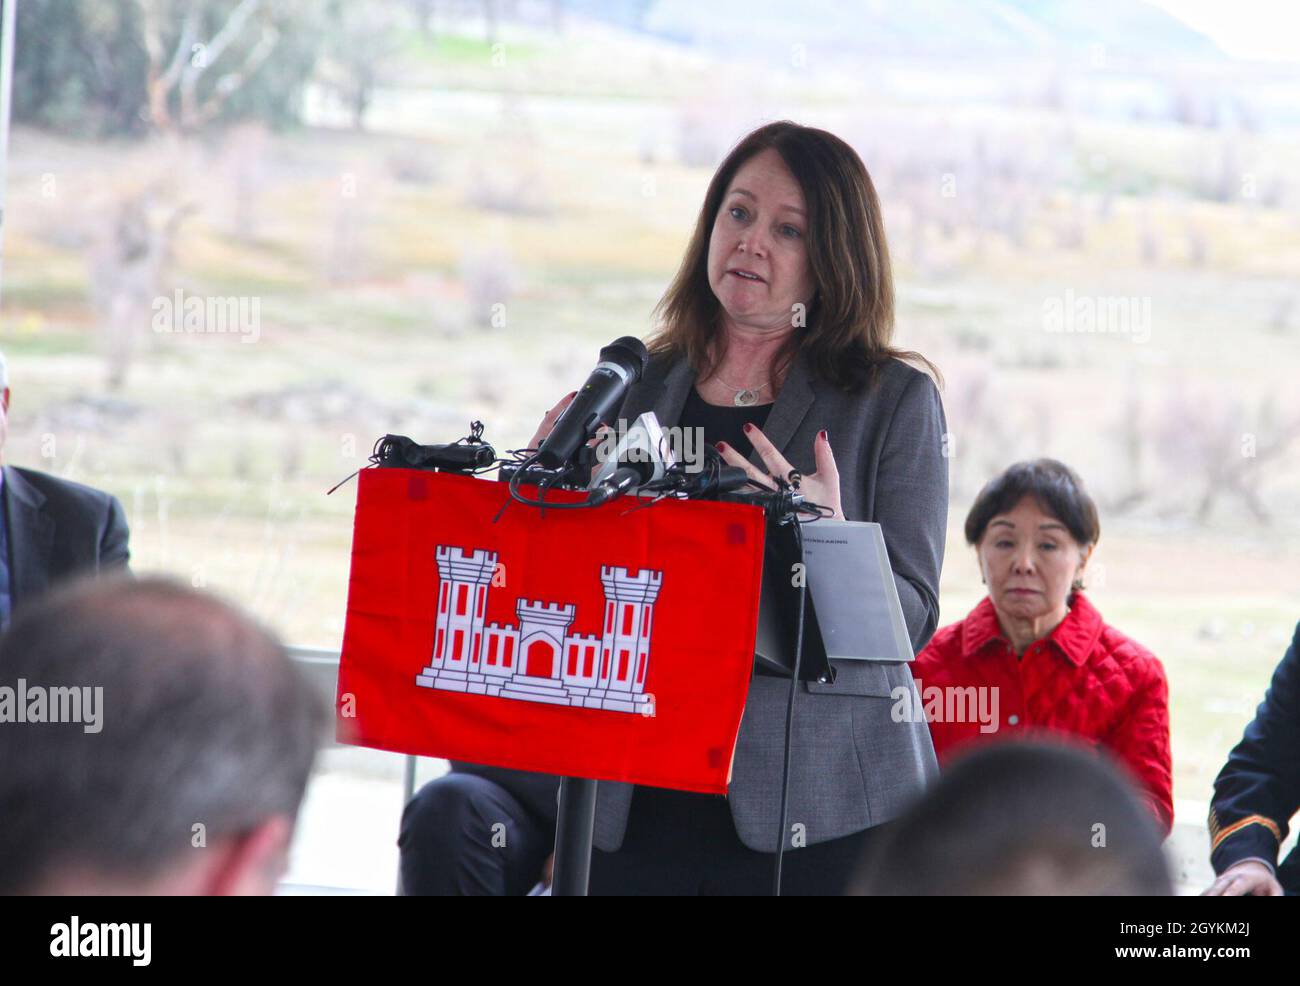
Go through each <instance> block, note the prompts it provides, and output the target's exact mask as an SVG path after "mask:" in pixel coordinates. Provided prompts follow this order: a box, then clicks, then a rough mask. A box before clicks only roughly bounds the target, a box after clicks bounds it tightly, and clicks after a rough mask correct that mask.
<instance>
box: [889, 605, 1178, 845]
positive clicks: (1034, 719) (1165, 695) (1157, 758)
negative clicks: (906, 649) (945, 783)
mask: <svg viewBox="0 0 1300 986" xmlns="http://www.w3.org/2000/svg"><path fill="white" fill-rule="evenodd" d="M912 674H913V676H914V677H915V678H916V679H917V681H916V684H917V688H918V689H919V690H920V694H921V702H922V705H923V706H924V708H925V711H926V718H927V719H928V720H930V734H931V736H933V737H934V749H935V752H936V753H937V754H938V756H939V761H940V763H941V764H942V763H943V762H944V761H945V760H946V759H948V758H949V757H950V756H951V755H952V754H953V753H954V752H955V751H956V750H957V749H958V748H959V747H963V746H965V745H966V744H968V743H975V742H982V741H987V740H996V739H1005V738H1006V737H1008V736H1019V735H1026V736H1027V735H1031V734H1034V733H1037V734H1038V735H1040V736H1041V735H1042V733H1043V731H1049V732H1056V733H1068V734H1071V735H1073V736H1075V737H1078V738H1081V739H1083V740H1084V741H1086V742H1089V743H1092V744H1095V745H1096V746H1099V747H1104V748H1105V749H1106V750H1108V751H1109V752H1110V753H1111V754H1112V755H1113V756H1115V757H1116V758H1117V759H1118V760H1119V761H1120V763H1121V764H1123V765H1125V766H1127V768H1128V769H1129V771H1130V772H1131V773H1132V775H1133V776H1134V778H1135V779H1136V780H1137V782H1138V785H1139V789H1140V790H1141V791H1142V792H1143V793H1144V795H1145V798H1146V800H1147V801H1148V802H1150V805H1151V809H1152V811H1154V812H1155V814H1156V817H1157V818H1158V819H1159V820H1160V823H1161V824H1162V825H1163V826H1164V828H1165V831H1166V832H1168V831H1169V829H1170V827H1171V826H1172V825H1173V818H1174V801H1173V776H1172V764H1171V758H1170V753H1169V686H1168V684H1167V683H1166V681H1165V672H1164V668H1163V667H1161V665H1160V661H1159V660H1157V659H1156V656H1155V655H1154V654H1152V653H1151V652H1150V651H1149V650H1147V649H1146V648H1145V647H1143V646H1142V645H1141V644H1139V643H1137V642H1136V641H1134V640H1131V639H1130V638H1128V637H1126V636H1124V634H1122V633H1120V632H1119V631H1118V630H1116V629H1115V628H1114V627H1111V626H1107V625H1106V624H1105V623H1104V622H1103V621H1102V618H1101V614H1100V613H1098V612H1097V610H1096V609H1095V608H1094V607H1093V605H1092V604H1091V603H1090V602H1089V601H1088V599H1087V597H1086V596H1084V594H1083V593H1081V592H1076V593H1074V595H1073V597H1072V598H1071V607H1070V611H1069V612H1068V613H1067V614H1066V617H1065V619H1064V620H1062V621H1061V624H1060V625H1059V626H1058V627H1057V628H1056V629H1055V630H1053V631H1052V632H1051V633H1050V634H1049V635H1048V636H1046V637H1044V638H1043V639H1042V640H1038V641H1036V642H1034V643H1033V644H1031V645H1030V646H1029V648H1028V649H1027V650H1026V651H1025V653H1024V655H1023V657H1022V658H1021V659H1020V660H1017V659H1016V654H1015V651H1014V650H1013V649H1012V647H1011V644H1010V642H1009V641H1008V640H1007V639H1006V636H1005V635H1004V634H1003V632H1002V628H1001V626H1000V625H999V624H998V618H997V613H996V611H995V610H994V608H993V602H992V600H991V599H989V598H988V597H987V596H986V597H985V598H984V600H983V601H982V602H981V603H980V604H979V605H978V606H976V607H975V608H974V609H973V610H971V612H970V614H969V615H968V616H967V617H966V619H964V620H962V621H961V622H960V623H954V624H952V625H951V626H946V627H944V628H943V629H941V630H939V631H938V632H937V633H936V634H935V635H934V636H933V637H932V638H931V640H930V643H929V644H928V645H926V648H925V650H923V651H922V652H921V653H920V654H919V655H918V656H917V659H916V662H915V664H913V666H912ZM970 686H975V687H976V688H977V689H979V691H977V692H973V693H972V692H961V691H958V690H957V689H966V688H969V687H970ZM935 688H938V689H940V690H939V691H932V689H935ZM994 689H996V691H994ZM963 706H965V708H963ZM995 712H996V716H995V715H994V713H995ZM954 720H958V721H954Z"/></svg>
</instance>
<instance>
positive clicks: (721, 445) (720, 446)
mask: <svg viewBox="0 0 1300 986" xmlns="http://www.w3.org/2000/svg"><path fill="white" fill-rule="evenodd" d="M714 448H716V449H717V450H718V451H719V452H725V451H727V443H726V442H718V444H717V445H715V446H714Z"/></svg>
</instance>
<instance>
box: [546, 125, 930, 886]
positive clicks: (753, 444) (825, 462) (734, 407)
mask: <svg viewBox="0 0 1300 986" xmlns="http://www.w3.org/2000/svg"><path fill="white" fill-rule="evenodd" d="M656 315H657V317H658V320H659V328H658V331H657V332H656V334H655V336H654V337H653V338H652V339H651V340H649V343H648V345H649V348H650V353H651V359H650V362H649V364H648V365H647V367H646V371H645V373H644V375H643V376H642V379H641V381H640V382H639V383H637V384H636V385H634V386H633V387H632V388H631V389H630V391H629V392H628V395H627V397H626V399H625V401H624V403H623V406H622V408H621V410H620V417H621V418H623V419H625V420H628V421H631V420H633V419H634V418H636V417H637V415H639V414H641V413H643V412H645V411H648V410H653V411H654V412H655V414H656V415H657V417H658V419H659V421H660V423H661V424H662V425H665V426H668V425H677V426H678V427H681V428H688V427H697V428H702V429H703V434H704V439H705V441H708V442H711V443H713V444H715V445H716V446H717V447H718V448H719V450H720V451H721V452H722V454H723V456H724V457H725V459H726V461H727V463H728V464H730V465H735V466H741V467H744V468H745V469H747V471H748V472H749V473H750V475H751V476H752V477H754V478H755V479H761V480H763V481H764V482H765V483H766V485H769V486H771V485H772V483H771V480H770V478H768V477H769V476H770V475H779V476H783V477H784V476H787V475H788V474H789V472H790V470H791V469H797V470H798V471H799V472H800V473H801V474H802V479H801V481H800V485H801V490H802V492H803V493H804V494H805V495H806V497H807V499H809V500H811V501H813V502H815V503H819V504H823V505H825V506H828V507H831V508H832V509H833V510H834V511H835V518H836V519H840V520H856V521H874V522H877V523H879V524H880V525H881V527H882V530H883V533H884V538H885V543H886V545H887V547H888V550H889V557H890V564H891V567H892V569H893V573H894V578H895V581H896V583H897V586H898V595H899V598H900V600H901V601H902V606H903V613H904V616H905V617H906V621H907V626H908V631H909V634H910V636H911V640H912V645H913V648H914V649H915V650H918V651H919V650H920V649H921V648H922V647H923V646H925V643H926V641H927V640H928V639H929V638H930V635H931V634H932V633H933V632H934V629H935V627H936V625H937V622H938V616H939V603H938V590H939V570H940V567H941V565H942V563H943V550H944V534H945V528H946V524H947V513H948V466H947V459H946V457H945V454H944V435H945V431H946V425H945V420H944V415H943V407H942V405H941V403H940V400H939V393H938V390H937V388H936V386H935V383H934V382H933V380H932V379H931V376H930V375H928V374H927V373H926V372H923V371H922V370H921V369H917V368H916V366H915V365H913V364H921V365H923V366H925V367H927V368H928V369H931V370H933V367H932V366H931V364H929V363H928V361H926V360H925V359H924V358H923V357H921V356H919V355H918V354H916V353H911V352H904V351H900V350H897V349H895V348H893V347H892V345H891V337H892V332H893V321H894V291H893V280H892V276H891V273H890V264H889V251H888V248H887V246H886V243H885V231H884V223H883V220H882V218H881V212H880V203H879V201H878V199H877V197H876V191H875V188H874V187H873V185H872V182H871V178H870V176H869V175H868V174H867V170H866V168H865V167H864V166H863V163H862V161H861V159H860V158H859V157H858V155H857V154H856V153H855V152H854V151H853V149H852V148H851V147H849V146H848V144H846V143H844V141H842V140H840V139H839V138H838V137H835V136H834V135H832V134H830V133H827V132H826V131H824V130H816V129H812V128H808V127H801V126H797V125H795V124H793V123H789V122H779V123H772V124H768V125H766V126H764V127H761V128H760V129H758V130H756V131H754V132H753V133H751V134H749V136H747V137H746V138H744V140H742V141H741V142H740V143H739V144H738V145H737V146H736V147H735V148H734V149H733V150H732V151H731V153H730V154H729V155H728V157H727V159H726V160H725V161H723V163H722V165H721V167H720V168H719V169H718V171H717V173H716V174H715V175H714V176H713V179H712V181H711V182H710V184H709V188H708V191H707V193H706V195H705V199H704V205H703V207H702V208H701V210H700V214H699V218H698V220H697V222H696V225H695V231H694V234H693V235H692V237H691V240H690V244H689V246H688V247H687V250H686V256H685V258H684V259H683V261H682V264H681V267H680V269H679V270H678V273H677V275H676V277H675V278H674V280H673V282H672V284H671V285H670V286H669V288H668V290H667V292H666V293H665V294H664V296H663V298H662V299H661V301H660V302H659V305H658V307H657V309H656ZM567 403H568V399H567V398H566V400H564V401H562V402H561V403H560V404H559V405H557V406H556V407H555V408H554V409H552V411H551V412H550V413H548V414H547V415H546V417H545V418H544V419H543V422H542V424H541V426H540V428H539V430H538V433H537V435H536V436H535V438H534V442H533V447H536V445H537V444H538V443H540V441H541V439H542V438H543V437H545V435H546V434H547V433H549V431H550V427H551V425H552V424H553V423H554V421H555V420H556V419H557V418H558V416H559V414H560V413H561V412H562V411H563V410H564V408H565V406H567ZM836 671H837V674H836V677H835V680H834V682H833V683H831V684H822V683H818V682H808V683H806V684H800V685H798V686H797V687H798V689H799V693H798V695H797V696H796V699H795V714H794V726H793V733H792V742H791V753H790V757H791V765H790V796H789V813H788V823H789V828H788V829H787V830H786V832H785V841H786V846H785V850H786V851H785V855H784V860H783V879H782V888H783V892H784V893H813V894H818V893H819V894H836V893H839V892H841V891H842V889H843V888H844V886H845V884H846V883H847V881H848V879H849V878H850V876H851V874H852V870H853V868H854V867H855V866H856V864H857V862H858V859H859V858H860V856H861V855H862V853H863V852H864V850H865V849H866V847H867V846H868V844H869V843H870V841H871V838H872V830H873V828H875V827H876V826H878V825H880V824H882V823H884V822H888V821H889V820H890V819H892V818H895V817H896V816H897V815H899V814H900V813H901V812H902V810H903V809H904V808H905V807H906V806H907V805H908V803H909V802H910V801H911V799H912V798H914V797H915V796H916V795H917V794H919V793H920V792H921V790H922V788H923V787H924V786H925V784H926V783H927V781H928V780H930V779H931V778H932V776H933V775H934V774H935V773H936V771H937V768H936V764H935V757H934V750H933V747H932V746H931V743H930V736H929V732H928V731H927V727H926V726H925V724H924V723H915V722H896V721H894V718H893V717H892V716H891V714H890V712H891V709H892V708H893V707H894V704H895V703H894V701H893V700H892V699H891V698H890V692H891V691H892V690H893V689H894V688H895V687H897V686H903V687H910V686H911V676H910V672H909V671H908V670H907V668H906V667H905V666H902V665H874V664H866V663H862V662H855V663H854V664H852V665H848V666H846V665H845V664H844V663H840V664H839V666H838V667H837V668H836ZM789 688H790V681H789V679H782V678H777V677H766V676H759V675H756V676H755V677H754V679H753V681H752V683H751V686H750V692H749V697H748V700H747V702H746V706H745V714H744V719H743V721H742V723H741V727H740V733H739V737H738V739H737V745H736V753H735V760H734V764H733V770H732V781H731V785H730V787H729V789H728V794H727V796H726V797H725V798H724V797H721V796H715V795H703V794H694V793H689V792H682V791H669V790H664V789H659V788H650V787H643V786H636V787H634V786H633V785H629V784H613V783H605V782H602V783H601V784H600V785H599V794H598V799H597V807H596V829H595V845H596V851H595V852H594V853H593V859H592V867H591V885H590V892H591V893H592V894H617V893H637V894H640V893H645V894H726V893H732V894H765V893H768V892H770V889H771V883H772V870H773V862H774V858H773V857H774V854H775V852H776V850H777V846H778V842H777V839H778V833H777V829H778V826H779V825H780V819H779V812H780V801H781V777H782V766H783V758H784V752H785V723H786V707H787V703H788V698H789Z"/></svg>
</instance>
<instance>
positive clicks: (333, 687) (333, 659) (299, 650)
mask: <svg viewBox="0 0 1300 986" xmlns="http://www.w3.org/2000/svg"><path fill="white" fill-rule="evenodd" d="M285 649H286V650H287V651H288V652H289V658H290V659H291V660H292V661H293V662H294V663H295V664H297V665H298V666H299V667H301V668H303V669H304V670H305V671H306V672H307V673H308V675H309V677H310V678H311V679H312V682H313V684H315V685H316V686H317V687H318V688H320V689H321V691H322V693H323V694H326V695H327V697H328V699H329V702H330V706H331V708H332V707H333V705H334V699H335V692H336V691H337V690H338V677H339V657H340V655H339V652H338V651H336V650H330V649H329V648H326V647H297V646H294V645H288V646H287V647H286V648H285ZM376 752H380V753H382V752H383V751H376ZM393 756H400V757H402V758H403V760H404V763H403V764H402V807H403V808H405V807H406V804H407V802H409V801H410V800H411V798H412V797H414V796H415V769H416V764H417V763H418V761H419V758H418V757H415V756H413V755H411V754H409V753H407V754H393Z"/></svg>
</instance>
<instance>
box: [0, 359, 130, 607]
mask: <svg viewBox="0 0 1300 986" xmlns="http://www.w3.org/2000/svg"><path fill="white" fill-rule="evenodd" d="M8 433H9V372H8V367H7V365H6V363H5V358H4V354H3V353H0V459H2V458H3V451H4V443H5V438H6V436H7V435H8ZM0 503H2V504H3V509H0V628H3V627H4V626H6V625H8V623H9V615H10V613H11V612H13V608H14V606H15V605H18V604H20V603H24V602H27V601H29V600H31V599H33V598H35V597H37V596H39V595H40V594H41V593H42V592H44V591H45V589H47V588H49V587H50V586H51V585H52V584H53V583H55V582H57V581H59V580H61V579H65V578H67V577H69V576H72V575H80V574H85V573H94V572H100V571H109V570H116V569H124V568H126V565H127V561H128V559H129V558H130V551H129V549H128V539H129V537H130V532H129V530H128V528H127V524H126V514H125V513H124V512H123V510H122V504H121V503H119V502H118V500H117V498H116V497H114V496H111V495H110V494H108V493H104V492H102V491H100V490H96V489H92V488H91V487H89V486H83V485H82V484H81V483H74V482H71V481H70V480H66V479H58V478H56V477H54V476H50V475H47V474H46V473H43V472H37V471H36V470H34V469H20V468H19V467H17V466H9V465H6V466H4V467H3V468H0Z"/></svg>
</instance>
